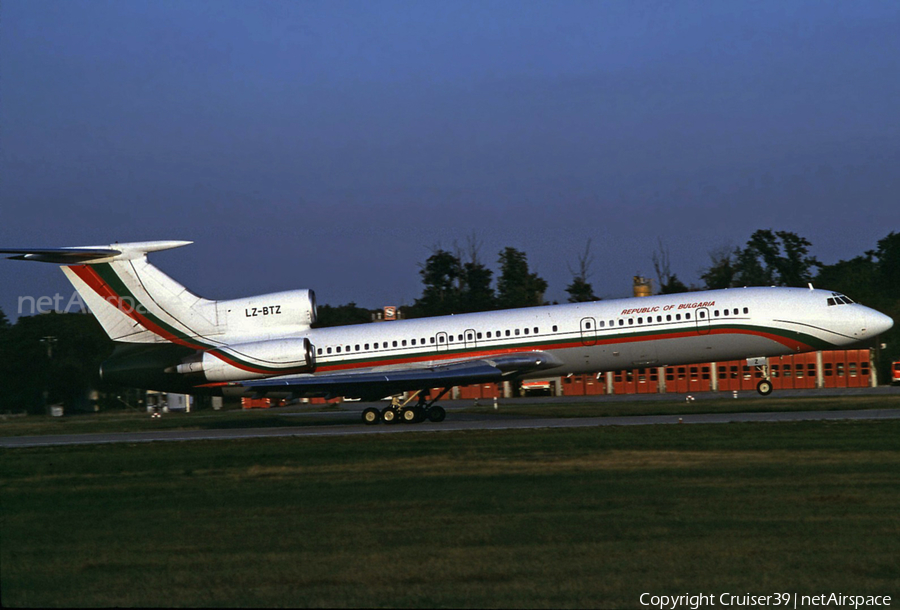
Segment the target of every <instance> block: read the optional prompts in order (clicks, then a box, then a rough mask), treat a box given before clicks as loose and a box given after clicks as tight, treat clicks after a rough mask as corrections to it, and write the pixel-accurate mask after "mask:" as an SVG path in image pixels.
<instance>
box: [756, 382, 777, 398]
mask: <svg viewBox="0 0 900 610" xmlns="http://www.w3.org/2000/svg"><path fill="white" fill-rule="evenodd" d="M772 389H773V388H772V382H771V381H769V380H768V379H763V380H762V381H760V382H759V383H757V384H756V391H757V392H759V393H760V394H762V395H763V396H768V395H769V394H771V393H772Z"/></svg>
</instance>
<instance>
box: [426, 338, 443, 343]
mask: <svg viewBox="0 0 900 610" xmlns="http://www.w3.org/2000/svg"><path fill="white" fill-rule="evenodd" d="M428 341H429V342H430V343H434V337H432V338H431V339H429V340H428ZM443 342H444V341H443V338H442V339H441V343H443Z"/></svg>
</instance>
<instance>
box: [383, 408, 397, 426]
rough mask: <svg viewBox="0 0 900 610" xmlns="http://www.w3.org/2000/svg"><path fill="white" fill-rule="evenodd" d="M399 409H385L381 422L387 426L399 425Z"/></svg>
mask: <svg viewBox="0 0 900 610" xmlns="http://www.w3.org/2000/svg"><path fill="white" fill-rule="evenodd" d="M397 415H398V414H397V409H395V408H394V407H385V408H384V409H382V410H381V421H383V422H384V423H386V424H395V423H397Z"/></svg>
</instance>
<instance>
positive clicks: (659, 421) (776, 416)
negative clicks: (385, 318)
mask: <svg viewBox="0 0 900 610" xmlns="http://www.w3.org/2000/svg"><path fill="white" fill-rule="evenodd" d="M346 416H347V423H346V424H340V425H322V426H316V425H308V426H292V427H279V428H241V429H223V430H168V431H148V432H115V433H96V434H60V435H47V436H7V437H0V447H3V448H17V447H50V446H59V445H100V444H107V443H150V442H160V441H202V440H235V439H249V438H276V437H287V436H293V437H323V436H353V435H361V434H413V433H423V432H428V433H439V432H455V431H460V430H535V429H541V428H590V427H599V426H652V425H664V424H675V425H678V424H727V423H737V422H799V421H837V420H881V419H900V409H868V410H845V411H784V412H770V413H708V414H703V413H699V414H698V413H694V414H685V415H636V416H622V417H579V418H563V417H548V418H542V417H532V416H515V415H503V414H497V415H471V414H463V413H453V412H452V411H451V412H450V413H449V414H448V417H447V419H446V420H444V421H443V422H441V423H439V424H435V423H431V422H425V423H421V424H394V425H390V426H387V425H382V424H379V425H376V426H366V425H364V424H362V423H361V422H360V421H359V413H356V412H347V413H346ZM332 417H333V414H332Z"/></svg>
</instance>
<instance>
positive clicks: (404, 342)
mask: <svg viewBox="0 0 900 610" xmlns="http://www.w3.org/2000/svg"><path fill="white" fill-rule="evenodd" d="M400 345H402V346H403V347H406V339H404V340H403V341H401V342H400Z"/></svg>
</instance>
